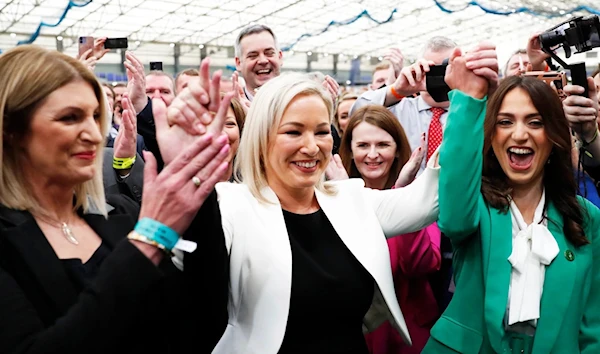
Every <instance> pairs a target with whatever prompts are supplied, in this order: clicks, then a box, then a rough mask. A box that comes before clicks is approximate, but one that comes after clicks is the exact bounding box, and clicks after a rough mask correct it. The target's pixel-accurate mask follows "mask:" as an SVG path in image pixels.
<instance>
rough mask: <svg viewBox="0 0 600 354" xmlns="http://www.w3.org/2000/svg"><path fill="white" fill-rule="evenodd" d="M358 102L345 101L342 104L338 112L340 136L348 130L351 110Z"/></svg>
mask: <svg viewBox="0 0 600 354" xmlns="http://www.w3.org/2000/svg"><path fill="white" fill-rule="evenodd" d="M355 101H356V100H345V101H342V102H340V105H339V106H338V111H337V120H338V126H339V127H340V134H341V133H343V132H344V131H345V130H346V127H347V126H348V121H349V120H350V109H351V108H352V105H353V104H354V102H355Z"/></svg>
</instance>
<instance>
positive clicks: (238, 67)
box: [235, 57, 242, 72]
mask: <svg viewBox="0 0 600 354" xmlns="http://www.w3.org/2000/svg"><path fill="white" fill-rule="evenodd" d="M241 64H242V62H241V61H240V58H239V57H235V69H236V70H237V71H238V72H242V66H241Z"/></svg>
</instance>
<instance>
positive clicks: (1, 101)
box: [0, 45, 109, 216]
mask: <svg viewBox="0 0 600 354" xmlns="http://www.w3.org/2000/svg"><path fill="white" fill-rule="evenodd" d="M74 81H83V82H87V83H88V84H90V86H91V87H92V88H93V90H94V93H95V95H96V99H97V100H98V104H99V105H100V112H99V113H100V118H99V119H100V122H99V123H100V124H99V125H100V130H101V133H102V136H104V137H105V136H106V135H107V132H108V123H107V122H108V118H109V117H108V110H107V101H106V98H105V94H104V91H103V90H102V87H101V86H100V83H99V82H98V80H97V79H96V77H95V76H94V73H93V72H91V71H90V70H89V69H88V68H87V67H86V66H85V65H84V64H82V63H81V62H79V61H78V60H77V59H74V58H71V57H69V56H67V55H65V54H62V53H60V52H57V51H54V50H47V49H43V48H41V47H38V46H35V45H23V46H19V47H16V48H14V49H11V50H9V51H6V52H5V53H4V54H2V55H0V123H1V124H2V137H1V138H0V139H1V144H0V166H1V168H0V203H1V204H3V205H4V206H6V207H8V208H12V209H17V210H27V211H30V212H33V213H40V214H42V215H45V214H46V213H45V212H44V210H42V208H41V207H40V205H39V203H38V201H37V200H36V198H35V196H34V195H33V194H32V192H31V190H32V189H31V188H30V187H29V185H28V182H27V181H26V180H24V179H23V177H22V176H23V173H22V170H21V165H22V164H21V163H20V161H21V159H22V158H23V154H22V150H21V148H20V147H19V146H18V145H17V144H15V142H18V141H22V140H23V138H24V137H25V136H27V134H28V133H29V129H30V124H31V120H32V118H33V115H34V114H35V112H36V111H37V109H38V108H39V107H40V105H41V104H43V103H44V101H45V99H46V98H47V97H48V96H49V95H50V94H51V93H52V92H54V91H56V90H57V89H59V88H61V87H63V86H65V85H67V84H69V83H72V82H74ZM65 100H68V97H65ZM100 144H101V146H98V150H99V151H100V152H101V150H102V147H103V146H104V145H103V143H100ZM103 155H104V154H102V153H98V154H96V159H95V161H94V164H95V167H96V171H97V172H96V173H95V175H94V177H93V178H92V179H91V180H89V181H86V182H84V183H82V184H80V185H77V186H75V188H74V198H75V205H74V209H79V208H83V210H84V212H88V211H90V208H95V211H96V212H100V213H101V214H103V215H104V216H106V215H107V212H106V203H105V197H104V186H103V184H102V173H101V171H102V156H103Z"/></svg>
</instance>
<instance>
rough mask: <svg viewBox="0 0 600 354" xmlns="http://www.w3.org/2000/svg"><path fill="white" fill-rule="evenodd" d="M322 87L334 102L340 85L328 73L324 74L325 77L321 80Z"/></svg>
mask: <svg viewBox="0 0 600 354" xmlns="http://www.w3.org/2000/svg"><path fill="white" fill-rule="evenodd" d="M323 87H324V88H325V89H326V90H327V92H329V95H330V96H331V99H332V100H333V102H334V103H335V101H336V100H337V98H338V92H339V90H340V85H338V83H337V81H335V79H334V78H332V77H331V76H329V75H325V79H324V80H323Z"/></svg>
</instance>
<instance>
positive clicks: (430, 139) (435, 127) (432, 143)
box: [427, 107, 446, 161]
mask: <svg viewBox="0 0 600 354" xmlns="http://www.w3.org/2000/svg"><path fill="white" fill-rule="evenodd" d="M430 110H431V113H433V116H432V117H431V123H430V124H429V133H428V135H427V161H429V158H430V157H431V155H433V153H434V152H435V149H437V148H438V146H440V144H441V143H442V137H443V131H442V122H441V121H440V118H441V117H442V114H444V112H446V110H445V109H443V108H439V107H432V108H430Z"/></svg>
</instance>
